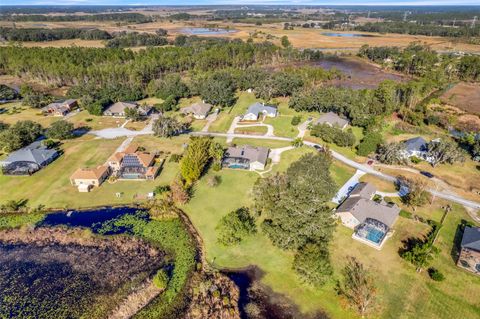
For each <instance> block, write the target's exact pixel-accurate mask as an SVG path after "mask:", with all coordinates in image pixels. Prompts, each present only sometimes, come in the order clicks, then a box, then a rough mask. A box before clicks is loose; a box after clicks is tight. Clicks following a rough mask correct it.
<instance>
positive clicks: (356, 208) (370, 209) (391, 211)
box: [335, 183, 400, 249]
mask: <svg viewBox="0 0 480 319" xmlns="http://www.w3.org/2000/svg"><path fill="white" fill-rule="evenodd" d="M375 192H376V189H375V188H374V187H373V185H371V184H369V183H359V184H357V185H356V186H355V188H354V189H353V190H352V192H351V193H350V196H349V197H348V198H347V199H346V200H345V201H344V202H343V203H342V204H340V206H338V208H337V209H336V212H335V214H336V216H337V217H339V218H340V220H341V221H342V224H343V225H345V226H347V227H348V228H351V229H353V230H354V233H353V235H352V238H354V239H356V240H358V241H361V242H363V243H365V244H367V245H369V246H372V247H374V248H376V249H381V248H382V246H383V244H384V242H385V240H386V238H387V237H388V236H389V235H390V234H391V228H392V226H393V225H394V224H395V222H396V220H397V218H398V215H399V213H400V208H399V207H398V206H397V205H396V204H393V203H391V204H390V203H386V202H384V201H383V200H382V201H380V202H376V201H373V200H372V197H373V195H374V194H375Z"/></svg>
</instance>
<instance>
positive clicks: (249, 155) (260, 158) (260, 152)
mask: <svg viewBox="0 0 480 319" xmlns="http://www.w3.org/2000/svg"><path fill="white" fill-rule="evenodd" d="M225 157H233V158H244V159H248V160H249V161H250V162H260V163H263V164H265V163H266V162H267V158H268V148H265V147H254V146H250V145H244V146H237V147H229V148H228V149H227V151H226V152H225Z"/></svg>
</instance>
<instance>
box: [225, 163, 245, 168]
mask: <svg viewBox="0 0 480 319" xmlns="http://www.w3.org/2000/svg"><path fill="white" fill-rule="evenodd" d="M228 168H241V169H246V168H247V167H246V166H245V165H242V164H232V165H229V166H228Z"/></svg>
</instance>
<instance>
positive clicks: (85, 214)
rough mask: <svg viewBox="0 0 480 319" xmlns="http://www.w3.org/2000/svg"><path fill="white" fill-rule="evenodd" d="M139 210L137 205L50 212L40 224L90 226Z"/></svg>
mask: <svg viewBox="0 0 480 319" xmlns="http://www.w3.org/2000/svg"><path fill="white" fill-rule="evenodd" d="M136 211H138V208H135V207H115V208H109V207H106V208H101V209H95V210H88V211H65V212H55V213H51V214H48V215H47V216H46V217H45V219H44V220H43V221H42V223H41V224H40V226H60V225H65V226H70V227H89V228H91V227H92V226H93V225H94V224H99V223H104V222H106V221H108V220H111V219H114V218H117V217H120V216H123V215H126V214H134V213H135V212H136Z"/></svg>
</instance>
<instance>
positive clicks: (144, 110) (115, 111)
mask: <svg viewBox="0 0 480 319" xmlns="http://www.w3.org/2000/svg"><path fill="white" fill-rule="evenodd" d="M126 109H138V111H139V113H140V115H142V116H147V115H148V114H149V113H150V111H151V110H152V108H151V107H150V106H146V105H138V103H136V102H116V103H113V104H112V105H110V106H109V107H108V108H107V109H106V110H105V111H104V112H103V115H106V116H115V117H125V110H126Z"/></svg>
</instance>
